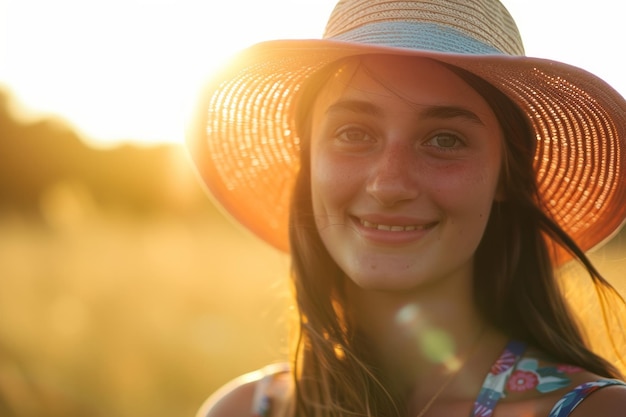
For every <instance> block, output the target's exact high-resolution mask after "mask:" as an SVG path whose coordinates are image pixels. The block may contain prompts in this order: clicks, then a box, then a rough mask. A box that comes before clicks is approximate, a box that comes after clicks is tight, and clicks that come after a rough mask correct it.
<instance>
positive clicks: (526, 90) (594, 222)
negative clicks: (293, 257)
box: [188, 0, 626, 259]
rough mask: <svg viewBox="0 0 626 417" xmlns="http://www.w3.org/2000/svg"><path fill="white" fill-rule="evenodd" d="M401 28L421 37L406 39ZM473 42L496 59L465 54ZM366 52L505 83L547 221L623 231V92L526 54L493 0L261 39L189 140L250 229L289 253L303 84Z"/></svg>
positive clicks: (229, 73)
mask: <svg viewBox="0 0 626 417" xmlns="http://www.w3.org/2000/svg"><path fill="white" fill-rule="evenodd" d="M381 28H382V31H383V32H384V36H383V37H382V38H381V33H382V32H381ZM394 28H402V30H403V31H406V30H409V31H413V32H412V33H409V34H408V35H409V36H405V35H407V34H406V33H403V34H399V33H400V31H394ZM407 28H408V29H407ZM433 28H434V32H433ZM368 33H369V34H371V35H372V39H373V40H372V41H369V40H368V38H367V36H368ZM438 33H439V34H441V36H439V35H438ZM394 36H396V37H397V39H394ZM403 37H404V38H406V39H409V41H410V45H403V43H404V42H405V40H402V39H400V38H403ZM351 38H356V39H357V40H353V39H351ZM440 38H445V42H443V43H442V42H440ZM337 39H339V40H337ZM381 39H382V41H381ZM385 39H386V40H385ZM398 39H400V40H398ZM450 39H453V40H454V42H453V43H454V45H452V46H450V45H451V44H450ZM415 42H417V44H418V45H421V44H427V45H428V46H429V47H419V46H418V47H417V48H416V47H414V43H415ZM398 43H400V46H401V47H398ZM389 45H392V46H389ZM432 45H434V46H433V47H430V46H432ZM459 45H460V46H459ZM466 45H470V46H469V48H473V46H472V45H479V47H480V48H482V46H480V45H484V46H485V48H486V49H485V50H488V49H491V50H494V52H493V53H490V54H484V53H481V54H477V53H475V52H472V51H471V50H470V51H469V52H467V50H468V48H466ZM481 50H482V49H481ZM370 53H387V54H402V55H410V56H420V57H429V58H433V59H436V60H439V61H441V62H444V63H448V64H452V65H456V66H458V67H460V68H464V69H466V70H468V71H470V72H472V73H475V74H477V75H478V76H480V77H482V78H484V79H485V80H487V81H488V82H490V83H491V84H493V85H494V86H496V87H497V88H499V89H500V90H501V91H503V92H504V93H505V94H507V95H508V96H509V97H510V98H511V99H512V100H513V101H514V102H515V103H516V104H517V105H518V106H519V107H520V108H521V109H522V110H523V111H524V112H525V113H526V114H527V115H528V118H529V120H530V121H531V123H532V127H533V129H534V132H535V135H536V140H537V150H536V155H535V168H536V172H537V179H538V183H539V188H540V191H541V193H542V195H543V198H544V201H545V202H546V205H547V210H548V211H549V214H550V215H551V216H552V217H554V218H555V219H556V220H557V221H558V222H559V224H560V225H561V226H562V227H563V228H564V229H565V231H566V232H568V233H569V234H570V235H571V236H572V237H573V238H574V239H575V240H576V242H577V243H578V244H579V245H580V246H581V247H582V248H583V249H584V250H588V249H591V248H593V247H594V246H596V245H598V244H599V243H601V242H603V241H604V240H605V239H607V238H608V237H610V236H611V235H612V234H613V233H615V232H616V231H617V230H618V229H619V227H620V226H621V225H622V223H623V221H624V218H625V217H626V176H625V172H624V170H625V168H626V148H625V147H626V102H625V101H624V99H623V98H622V97H621V96H620V95H619V94H618V93H617V92H616V91H615V90H613V89H612V88H611V87H610V86H608V85H607V84H606V83H604V82H603V81H602V80H600V79H599V78H597V77H595V76H594V75H592V74H590V73H588V72H586V71H584V70H581V69H579V68H576V67H572V66H569V65H566V64H563V63H559V62H554V61H549V60H543V59H537V58H529V57H525V56H523V47H522V43H521V40H520V37H519V34H518V31H517V29H516V27H515V23H514V22H513V20H512V18H511V17H510V16H509V14H508V12H507V11H506V9H504V7H503V6H502V5H501V4H500V3H499V2H498V1H496V0H474V1H471V0H463V1H461V0H458V1H443V0H439V1H437V0H433V1H404V2H394V1H383V0H380V1H372V0H367V1H366V0H345V1H340V2H339V3H338V5H337V7H336V9H335V11H334V12H333V14H332V15H331V17H330V20H329V22H328V26H327V30H326V35H325V39H318V40H282V41H272V42H265V43H261V44H257V45H255V46H253V47H251V48H249V49H247V50H245V51H243V52H242V53H240V55H239V56H238V57H237V58H236V59H235V60H233V61H232V62H231V63H230V64H229V65H228V66H226V67H225V68H224V70H223V71H222V72H221V73H219V74H218V75H217V76H215V77H214V78H213V80H212V82H211V83H210V84H209V85H208V86H207V87H206V89H205V90H204V96H203V98H202V101H201V103H200V106H199V113H198V116H197V118H196V120H195V122H194V124H193V126H192V129H191V130H190V133H189V135H188V144H189V149H190V153H191V156H192V159H193V160H194V162H195V164H196V166H197V169H198V172H199V175H200V176H201V177H202V179H203V181H204V183H205V184H206V186H207V188H208V191H209V192H210V194H211V195H212V196H213V197H214V198H215V200H216V201H217V202H218V203H219V205H220V206H221V207H223V208H224V209H225V211H226V212H227V213H229V214H230V215H231V216H233V217H234V218H235V219H236V220H237V221H238V222H239V223H241V224H242V225H243V226H244V227H246V228H248V229H250V230H251V231H252V232H254V233H255V234H257V235H258V236H259V237H261V238H262V239H264V240H266V241H267V242H269V243H271V244H272V245H274V246H276V247H277V248H280V249H281V250H288V240H287V235H288V231H287V227H288V226H287V224H288V207H289V200H290V195H291V190H292V187H293V183H294V178H295V175H296V173H297V170H298V168H299V149H300V148H299V144H300V139H299V138H298V137H297V134H296V131H295V125H294V117H293V115H294V114H295V113H294V108H295V103H296V102H297V98H298V92H299V90H300V87H301V86H302V85H303V83H305V82H306V80H307V79H308V77H310V76H311V74H313V73H314V72H316V71H318V70H319V69H321V68H322V67H324V66H325V65H327V64H329V63H331V62H333V61H336V60H338V59H341V58H344V57H347V56H353V55H361V54H370ZM562 259H565V257H563V258H562Z"/></svg>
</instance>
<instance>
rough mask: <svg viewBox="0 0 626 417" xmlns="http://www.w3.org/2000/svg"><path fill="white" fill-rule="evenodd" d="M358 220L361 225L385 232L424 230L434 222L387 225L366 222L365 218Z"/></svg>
mask: <svg viewBox="0 0 626 417" xmlns="http://www.w3.org/2000/svg"><path fill="white" fill-rule="evenodd" d="M359 222H360V223H361V225H362V226H363V227H366V228H368V229H377V230H384V231H386V232H413V231H415V230H426V229H430V228H431V227H433V226H434V225H435V223H428V224H411V225H407V226H399V225H389V224H376V223H372V222H368V221H367V220H363V219H359Z"/></svg>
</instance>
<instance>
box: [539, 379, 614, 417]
mask: <svg viewBox="0 0 626 417" xmlns="http://www.w3.org/2000/svg"><path fill="white" fill-rule="evenodd" d="M612 385H624V386H626V383H624V382H623V381H619V380H617V379H599V380H597V381H591V382H586V383H584V384H580V385H579V386H577V387H576V388H574V389H573V390H571V391H569V392H568V393H567V394H565V395H564V396H563V397H561V399H560V400H559V401H557V403H556V404H555V405H554V407H553V408H552V411H550V415H549V416H548V417H567V416H569V415H570V413H571V412H572V411H573V410H574V408H576V407H577V406H578V404H580V403H581V402H582V401H583V400H584V399H585V398H587V397H588V396H589V395H591V394H592V393H594V392H596V391H597V390H599V389H601V388H604V387H610V386H612Z"/></svg>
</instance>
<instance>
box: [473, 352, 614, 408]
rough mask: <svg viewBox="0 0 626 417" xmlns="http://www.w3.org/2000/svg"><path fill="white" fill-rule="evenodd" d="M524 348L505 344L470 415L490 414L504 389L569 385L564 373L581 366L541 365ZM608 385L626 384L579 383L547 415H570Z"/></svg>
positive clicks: (542, 389)
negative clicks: (526, 356) (585, 400)
mask: <svg viewBox="0 0 626 417" xmlns="http://www.w3.org/2000/svg"><path fill="white" fill-rule="evenodd" d="M525 350H526V344H525V343H522V342H518V341H516V340H512V341H510V342H509V343H508V344H507V346H506V348H505V349H504V351H503V352H502V355H500V357H499V358H498V360H497V361H496V363H494V365H493V366H492V368H491V371H490V372H489V374H487V377H486V378H485V382H484V383H483V387H482V389H481V390H480V394H479V395H478V398H477V399H476V402H475V403H474V410H473V412H472V414H471V417H490V416H491V415H492V414H493V410H494V408H495V407H496V405H497V404H498V401H499V400H500V399H501V398H503V397H504V396H505V394H504V393H505V390H506V391H508V392H519V391H526V390H528V389H535V390H537V391H539V392H544V393H545V392H551V391H554V390H556V389H559V388H564V387H566V386H568V385H569V384H570V379H569V378H568V377H567V374H569V373H572V372H577V371H580V368H578V367H574V366H568V365H557V366H547V367H542V366H540V364H539V361H538V360H537V359H534V358H524V357H523V353H524V351H525ZM610 385H626V384H625V383H624V382H622V381H619V380H616V379H599V380H597V381H592V382H587V383H585V384H581V385H579V386H577V387H576V388H574V389H573V390H571V391H569V392H567V393H566V394H565V395H564V396H563V397H561V399H560V400H559V401H557V403H556V404H555V405H554V407H553V408H552V411H551V412H550V414H549V416H548V417H566V416H569V415H570V413H571V412H572V411H573V410H574V408H576V406H577V405H578V404H580V403H581V402H582V401H583V400H584V399H585V398H586V397H588V396H589V395H590V394H591V393H592V392H595V391H597V390H599V389H600V388H603V387H607V386H610Z"/></svg>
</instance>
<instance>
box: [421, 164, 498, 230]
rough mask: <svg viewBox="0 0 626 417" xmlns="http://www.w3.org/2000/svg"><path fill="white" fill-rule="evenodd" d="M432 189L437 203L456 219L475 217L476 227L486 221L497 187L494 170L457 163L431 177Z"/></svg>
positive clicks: (472, 218)
mask: <svg viewBox="0 0 626 417" xmlns="http://www.w3.org/2000/svg"><path fill="white" fill-rule="evenodd" d="M433 184H434V187H433V190H434V191H433V192H434V194H435V195H436V199H437V202H438V205H439V206H440V207H441V208H442V209H443V210H444V211H446V212H447V213H448V214H450V215H451V216H452V217H455V218H458V219H461V218H462V219H468V220H472V221H476V222H477V224H476V227H479V228H482V227H484V224H486V222H487V220H488V217H489V213H490V210H491V207H492V205H493V202H494V200H495V198H496V192H497V189H498V170H497V169H496V170H492V169H485V168H484V165H483V166H478V165H476V166H472V167H457V168H456V169H455V168H451V169H449V170H447V172H446V175H439V176H437V178H433Z"/></svg>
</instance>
